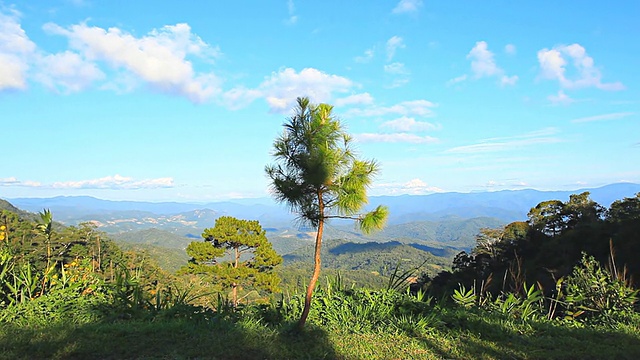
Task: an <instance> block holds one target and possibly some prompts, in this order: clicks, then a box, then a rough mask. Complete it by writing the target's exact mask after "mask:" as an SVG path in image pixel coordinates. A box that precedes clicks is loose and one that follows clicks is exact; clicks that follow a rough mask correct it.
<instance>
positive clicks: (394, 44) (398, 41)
mask: <svg viewBox="0 0 640 360" xmlns="http://www.w3.org/2000/svg"><path fill="white" fill-rule="evenodd" d="M404 48H405V45H404V41H403V40H402V38H401V37H400V36H393V37H391V38H390V39H389V40H387V61H391V60H392V59H393V57H394V56H395V55H396V50H398V49H404Z"/></svg>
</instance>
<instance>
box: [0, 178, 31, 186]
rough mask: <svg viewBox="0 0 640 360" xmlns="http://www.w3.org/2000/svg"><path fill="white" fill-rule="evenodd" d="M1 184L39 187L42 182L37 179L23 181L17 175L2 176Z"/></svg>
mask: <svg viewBox="0 0 640 360" xmlns="http://www.w3.org/2000/svg"><path fill="white" fill-rule="evenodd" d="M0 186H21V187H39V186H41V184H40V183H39V182H36V181H21V180H18V179H17V178H15V177H9V178H0Z"/></svg>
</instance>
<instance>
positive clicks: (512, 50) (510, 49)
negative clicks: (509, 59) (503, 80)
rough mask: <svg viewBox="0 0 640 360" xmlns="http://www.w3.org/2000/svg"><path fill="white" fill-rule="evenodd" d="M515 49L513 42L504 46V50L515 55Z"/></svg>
mask: <svg viewBox="0 0 640 360" xmlns="http://www.w3.org/2000/svg"><path fill="white" fill-rule="evenodd" d="M516 51H517V50H516V46H515V45H513V44H507V45H505V46H504V52H505V53H507V54H509V55H515V53H516Z"/></svg>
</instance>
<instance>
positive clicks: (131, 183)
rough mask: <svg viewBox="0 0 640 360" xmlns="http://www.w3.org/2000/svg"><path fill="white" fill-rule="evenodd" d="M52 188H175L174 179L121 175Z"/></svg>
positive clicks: (65, 183) (61, 183) (58, 183)
mask: <svg viewBox="0 0 640 360" xmlns="http://www.w3.org/2000/svg"><path fill="white" fill-rule="evenodd" d="M51 187H53V188H56V189H112V190H124V189H127V190H134V189H158V188H170V187H174V184H173V179H172V178H157V179H145V180H135V179H133V178H130V177H125V176H121V175H115V176H106V177H103V178H99V179H91V180H80V181H67V182H56V183H54V184H53V185H52V186H51Z"/></svg>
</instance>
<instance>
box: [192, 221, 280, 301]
mask: <svg viewBox="0 0 640 360" xmlns="http://www.w3.org/2000/svg"><path fill="white" fill-rule="evenodd" d="M202 237H203V238H204V242H192V243H191V244H189V246H187V254H188V255H189V256H191V260H189V264H188V265H186V266H185V267H183V268H182V269H181V270H180V272H183V273H190V274H205V275H209V276H211V278H212V279H211V280H212V281H213V282H215V283H219V284H221V285H222V286H224V287H226V288H229V287H230V288H231V292H232V302H233V306H234V307H235V306H237V305H238V287H241V286H251V287H253V288H256V289H262V290H266V291H274V290H276V289H277V287H278V284H279V283H280V279H279V278H278V276H277V275H276V274H275V273H273V272H272V271H271V270H272V269H273V268H274V267H275V266H276V265H278V264H280V263H281V262H282V257H280V256H279V255H278V254H277V253H276V252H275V250H273V248H272V246H271V243H270V242H269V240H268V239H267V237H266V236H265V231H264V230H262V227H261V226H260V223H259V222H258V221H249V220H239V219H236V218H234V217H231V216H223V217H220V218H218V219H217V220H216V223H215V226H214V227H212V228H208V229H205V230H204V232H203V233H202Z"/></svg>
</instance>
